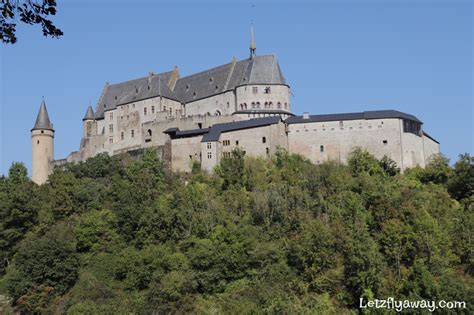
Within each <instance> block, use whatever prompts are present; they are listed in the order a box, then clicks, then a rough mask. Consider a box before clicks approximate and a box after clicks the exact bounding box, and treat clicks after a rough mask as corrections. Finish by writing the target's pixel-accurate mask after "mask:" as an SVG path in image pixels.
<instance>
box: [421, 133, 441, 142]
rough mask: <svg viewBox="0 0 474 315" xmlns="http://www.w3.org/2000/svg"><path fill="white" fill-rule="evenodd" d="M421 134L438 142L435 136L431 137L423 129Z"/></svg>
mask: <svg viewBox="0 0 474 315" xmlns="http://www.w3.org/2000/svg"><path fill="white" fill-rule="evenodd" d="M423 135H424V136H425V137H427V138H430V139H431V140H433V141H434V142H436V143H437V144H439V141H438V140H436V139H435V138H433V137H432V136H430V135H429V134H428V133H426V132H425V131H424V130H423Z"/></svg>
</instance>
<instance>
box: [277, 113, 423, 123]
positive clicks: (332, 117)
mask: <svg viewBox="0 0 474 315" xmlns="http://www.w3.org/2000/svg"><path fill="white" fill-rule="evenodd" d="M386 118H401V119H408V120H412V121H416V122H419V123H422V122H421V121H420V120H419V119H418V118H416V117H415V116H413V115H410V114H406V113H403V112H399V111H396V110H375V111H367V112H360V113H343V114H328V115H310V116H309V118H303V116H294V117H288V118H287V119H286V120H285V122H287V123H288V124H302V123H306V122H323V121H336V120H356V119H386Z"/></svg>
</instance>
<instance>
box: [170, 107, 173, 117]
mask: <svg viewBox="0 0 474 315" xmlns="http://www.w3.org/2000/svg"><path fill="white" fill-rule="evenodd" d="M170 116H173V109H172V108H170Z"/></svg>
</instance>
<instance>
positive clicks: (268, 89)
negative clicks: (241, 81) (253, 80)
mask: <svg viewBox="0 0 474 315" xmlns="http://www.w3.org/2000/svg"><path fill="white" fill-rule="evenodd" d="M264 93H265V94H270V87H269V86H267V87H266V88H265V92H264Z"/></svg>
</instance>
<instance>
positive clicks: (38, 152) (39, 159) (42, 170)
mask: <svg viewBox="0 0 474 315" xmlns="http://www.w3.org/2000/svg"><path fill="white" fill-rule="evenodd" d="M31 148H32V167H31V172H32V176H31V180H32V181H33V182H35V183H36V184H38V185H41V184H44V183H45V182H46V180H47V179H48V175H49V170H50V163H51V162H52V161H53V159H54V130H53V125H52V124H51V122H50V120H49V116H48V110H47V109H46V104H45V102H44V99H43V101H42V102H41V106H40V109H39V112H38V117H36V122H35V125H34V127H33V129H31Z"/></svg>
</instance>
